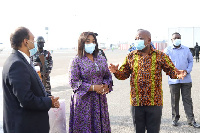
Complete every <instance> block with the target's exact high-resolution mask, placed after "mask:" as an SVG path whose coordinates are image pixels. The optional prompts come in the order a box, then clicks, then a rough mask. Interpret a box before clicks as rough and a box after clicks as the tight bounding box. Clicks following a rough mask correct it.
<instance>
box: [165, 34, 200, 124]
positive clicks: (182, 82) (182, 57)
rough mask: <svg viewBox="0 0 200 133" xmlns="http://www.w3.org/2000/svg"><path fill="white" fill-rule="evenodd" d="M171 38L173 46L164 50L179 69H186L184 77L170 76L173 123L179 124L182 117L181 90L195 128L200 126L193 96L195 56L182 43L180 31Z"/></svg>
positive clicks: (190, 120) (187, 112)
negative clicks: (193, 103)
mask: <svg viewBox="0 0 200 133" xmlns="http://www.w3.org/2000/svg"><path fill="white" fill-rule="evenodd" d="M171 40H172V43H173V46H168V47H167V48H166V49H165V50H164V52H165V53H166V54H167V55H168V56H169V57H170V59H171V60H172V62H173V63H174V65H175V67H176V68H177V69H179V70H184V71H185V77H184V79H171V78H170V77H169V80H168V83H169V88H170V92H171V106H172V125H173V126H178V120H179V118H180V115H179V99H180V91H181V94H182V101H183V106H184V110H185V114H186V116H187V122H188V124H189V125H191V126H193V127H195V128H200V125H199V124H197V123H196V122H195V119H194V114H193V105H192V98H191V88H192V79H191V75H190V72H191V71H192V67H193V56H192V53H191V52H190V49H189V48H188V47H186V46H183V45H182V44H181V35H180V34H179V33H177V32H175V33H173V34H172V39H171Z"/></svg>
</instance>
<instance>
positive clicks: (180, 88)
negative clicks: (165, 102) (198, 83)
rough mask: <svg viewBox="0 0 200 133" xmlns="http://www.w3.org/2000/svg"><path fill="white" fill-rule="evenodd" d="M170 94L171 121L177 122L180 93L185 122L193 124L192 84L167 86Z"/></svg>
mask: <svg viewBox="0 0 200 133" xmlns="http://www.w3.org/2000/svg"><path fill="white" fill-rule="evenodd" d="M169 88H170V92H171V106H172V121H178V120H179V118H180V114H179V100H180V92H181V95H182V101H183V106H184V110H185V114H186V117H187V122H188V123H192V122H194V121H195V120H194V114H193V104H192V98H191V88H192V83H178V84H170V85H169Z"/></svg>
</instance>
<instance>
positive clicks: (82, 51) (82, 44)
mask: <svg viewBox="0 0 200 133" xmlns="http://www.w3.org/2000/svg"><path fill="white" fill-rule="evenodd" d="M89 35H92V36H93V37H94V40H95V44H96V46H95V50H94V52H93V55H94V57H95V58H96V57H97V55H98V52H99V49H98V43H97V38H96V36H97V35H98V34H97V33H94V32H90V31H88V32H83V33H81V35H80V37H79V39H78V56H79V57H80V58H82V57H83V56H84V54H85V42H86V40H87V38H88V36H89Z"/></svg>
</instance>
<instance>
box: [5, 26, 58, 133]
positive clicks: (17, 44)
mask: <svg viewBox="0 0 200 133" xmlns="http://www.w3.org/2000/svg"><path fill="white" fill-rule="evenodd" d="M10 43H11V47H12V48H13V51H12V53H11V54H10V56H9V57H8V59H7V60H6V61H5V63H4V66H3V72H2V83H3V130H4V133H49V128H50V127H49V115H48V111H49V109H50V108H51V107H53V108H59V106H60V104H59V101H58V97H55V98H54V97H53V96H51V97H49V95H48V94H47V93H46V91H45V88H44V86H43V84H42V82H41V80H40V78H39V76H38V74H37V73H36V71H35V69H34V66H33V64H32V62H31V60H30V56H32V55H33V54H35V52H36V51H37V46H36V45H34V35H33V34H32V33H31V32H30V30H29V29H27V28H25V27H19V28H17V29H16V30H15V32H14V33H13V34H11V36H10Z"/></svg>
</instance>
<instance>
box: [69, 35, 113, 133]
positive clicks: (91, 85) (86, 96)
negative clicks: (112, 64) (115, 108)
mask: <svg viewBox="0 0 200 133" xmlns="http://www.w3.org/2000/svg"><path fill="white" fill-rule="evenodd" d="M69 70H70V71H69V75H70V76H69V84H70V85H71V88H72V89H73V94H72V96H71V104H70V118H69V119H70V120H69V133H101V132H102V133H110V132H111V129H110V120H109V113H108V104H107V98H106V94H107V93H109V92H110V91H112V76H111V73H110V71H109V69H108V65H107V62H106V59H105V58H104V57H103V56H99V55H98V43H97V39H96V35H95V33H93V32H83V33H82V34H81V35H80V37H79V40H78V54H77V56H76V57H75V58H74V59H73V60H72V63H71V65H70V68H69Z"/></svg>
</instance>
